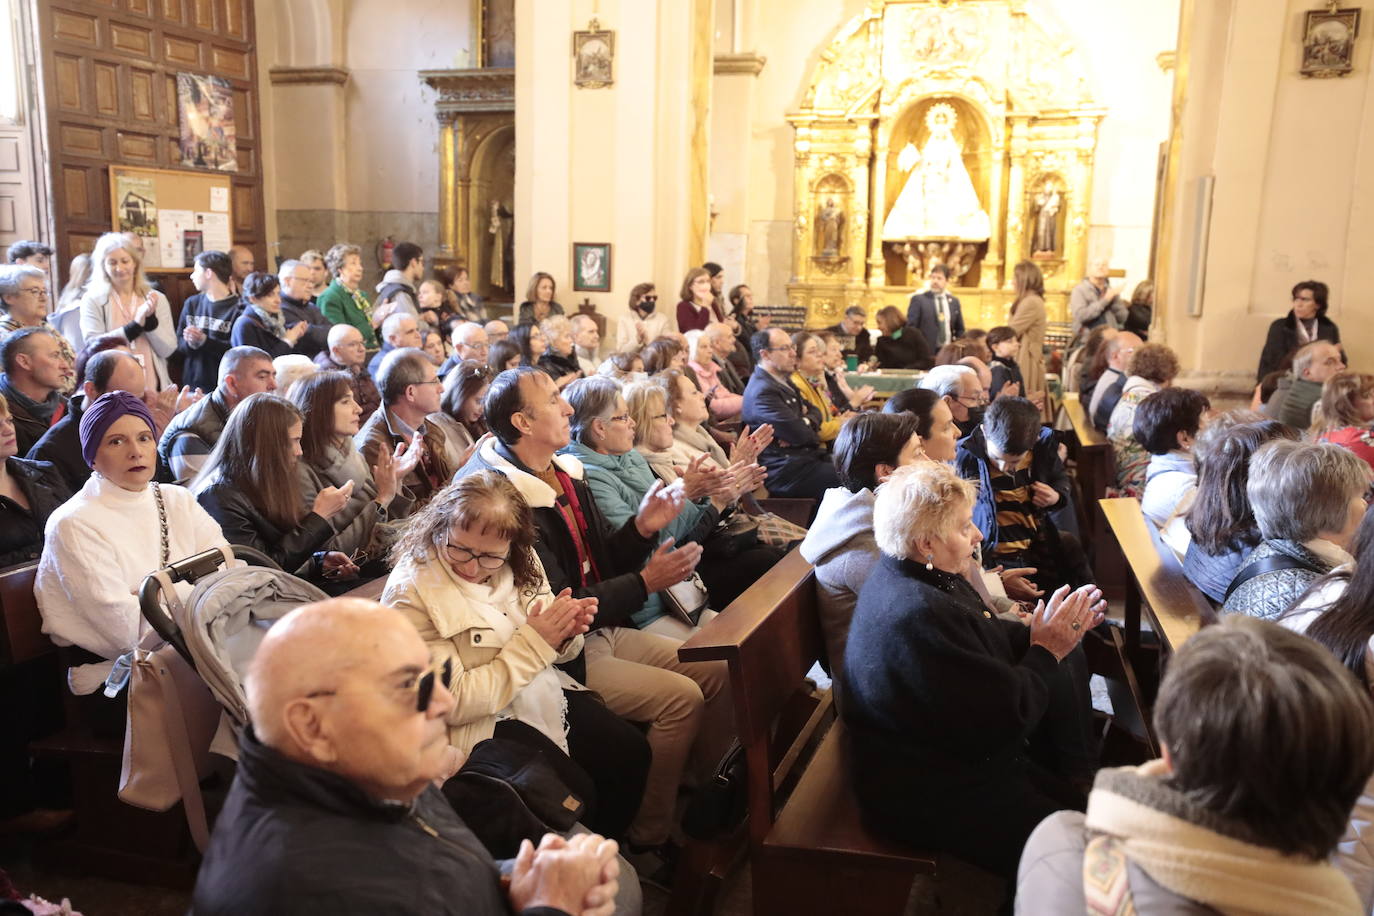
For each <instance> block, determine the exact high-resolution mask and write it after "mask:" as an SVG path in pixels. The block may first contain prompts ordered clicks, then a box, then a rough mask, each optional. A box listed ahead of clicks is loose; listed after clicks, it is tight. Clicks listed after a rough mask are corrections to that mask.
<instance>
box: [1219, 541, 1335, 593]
mask: <svg viewBox="0 0 1374 916" xmlns="http://www.w3.org/2000/svg"><path fill="white" fill-rule="evenodd" d="M1281 569H1306V570H1309V571H1311V572H1314V573H1317V574H1318V575H1321V574H1322V573H1324V572H1326V570H1324V569H1318V568H1317V567H1315V566H1313V565H1312V564H1311V563H1304V562H1303V561H1302V560H1299V559H1296V558H1294V557H1290V556H1289V555H1288V554H1286V553H1280V554H1275V555H1274V556H1272V557H1264V558H1263V559H1260V560H1256V561H1255V562H1253V563H1251V564H1249V565H1248V566H1246V567H1245V568H1244V569H1242V570H1241V571H1240V572H1238V573H1236V577H1235V578H1234V579H1232V580H1231V585H1230V586H1229V587H1228V588H1227V589H1226V597H1224V598H1223V599H1222V604H1225V603H1226V602H1227V601H1229V600H1231V594H1232V593H1233V592H1235V590H1236V589H1238V588H1240V587H1241V586H1242V585H1244V584H1245V583H1246V582H1249V581H1250V580H1251V579H1253V578H1255V577H1256V576H1262V575H1264V574H1265V573H1271V572H1278V571H1279V570H1281Z"/></svg>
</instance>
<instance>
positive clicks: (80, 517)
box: [34, 474, 227, 667]
mask: <svg viewBox="0 0 1374 916" xmlns="http://www.w3.org/2000/svg"><path fill="white" fill-rule="evenodd" d="M162 498H163V502H164V504H165V505H166V508H167V540H168V554H169V557H170V559H171V560H174V561H175V560H182V559H185V558H186V557H190V556H193V555H195V554H198V553H200V552H202V551H204V550H209V549H211V548H213V547H219V546H221V545H224V544H226V543H227V542H226V541H225V539H224V534H223V532H221V531H220V528H219V525H218V524H216V523H215V520H214V519H213V518H211V517H210V515H209V514H208V513H207V512H206V511H205V510H204V509H202V508H201V507H200V505H199V504H198V503H197V502H196V498H195V497H194V496H192V495H191V493H190V491H189V490H186V489H183V488H182V487H176V486H171V485H166V484H164V485H163V486H162ZM161 554H162V544H161V538H160V536H159V525H158V512H157V502H156V500H155V499H154V497H153V491H152V487H151V486H149V487H146V488H144V489H143V490H140V491H138V492H137V493H135V492H132V491H129V490H125V489H123V488H121V487H119V486H117V485H115V484H113V483H110V482H109V481H108V480H106V479H105V478H104V477H101V476H100V475H99V474H92V475H91V478H90V479H89V480H87V481H86V485H85V486H84V487H82V488H81V492H79V493H77V494H76V495H75V496H73V497H72V498H71V499H70V500H68V501H67V502H66V503H65V504H64V505H62V506H61V507H60V508H59V509H58V510H57V511H56V512H54V513H53V514H52V516H51V517H50V518H49V519H48V527H47V531H46V537H45V540H44V545H43V558H42V559H41V560H40V561H39V564H38V576H37V579H36V580H35V582H34V595H35V597H37V599H38V608H39V610H40V611H41V612H42V614H43V632H44V633H47V634H48V635H49V636H50V637H52V640H53V642H55V643H57V644H58V645H59V646H73V645H74V646H80V647H81V648H83V649H85V650H86V651H87V652H92V653H94V654H96V655H99V656H100V657H101V658H106V659H114V658H116V657H117V656H119V655H121V654H123V653H125V652H128V651H129V650H131V649H132V648H134V646H135V645H136V644H137V643H138V640H139V637H140V635H141V634H142V633H143V632H144V623H143V617H142V614H141V613H140V612H139V608H138V598H137V596H136V595H135V592H136V591H137V589H138V587H139V585H141V584H142V582H143V579H144V577H146V576H147V575H148V574H149V573H151V572H153V571H154V570H157V569H159V568H160V567H161V566H162V565H163V564H162V555H161ZM177 593H178V594H179V595H181V597H182V598H185V597H186V596H187V595H189V594H190V593H191V586H190V585H187V584H186V583H181V584H179V585H178V586H177ZM87 667H90V666H87Z"/></svg>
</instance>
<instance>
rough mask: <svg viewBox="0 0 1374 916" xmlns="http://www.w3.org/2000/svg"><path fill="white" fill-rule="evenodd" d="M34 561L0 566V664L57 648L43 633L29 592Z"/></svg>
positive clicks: (50, 652) (31, 591)
mask: <svg viewBox="0 0 1374 916" xmlns="http://www.w3.org/2000/svg"><path fill="white" fill-rule="evenodd" d="M37 573H38V564H37V563H27V564H25V565H23V566H10V567H7V568H5V569H0V617H3V620H2V621H0V623H3V625H0V665H18V664H22V663H23V662H27V661H31V660H33V659H35V658H41V657H43V656H44V655H50V654H52V653H54V652H56V651H57V647H56V646H54V645H53V644H52V642H51V641H49V639H48V637H47V636H45V635H43V616H42V615H41V614H39V613H38V601H37V599H35V598H34V595H33V580H34V577H35V576H36V575H37Z"/></svg>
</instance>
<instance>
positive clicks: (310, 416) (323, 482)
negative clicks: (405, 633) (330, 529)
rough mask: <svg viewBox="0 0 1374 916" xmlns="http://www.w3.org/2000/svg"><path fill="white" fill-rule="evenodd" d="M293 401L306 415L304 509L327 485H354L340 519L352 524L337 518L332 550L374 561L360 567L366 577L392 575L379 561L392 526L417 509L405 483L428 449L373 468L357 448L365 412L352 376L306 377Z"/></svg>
mask: <svg viewBox="0 0 1374 916" xmlns="http://www.w3.org/2000/svg"><path fill="white" fill-rule="evenodd" d="M291 403H293V404H295V405H296V409H297V410H299V411H300V412H301V457H300V460H299V461H297V462H296V471H297V474H298V478H299V482H300V491H301V497H302V499H303V505H307V506H310V505H314V503H315V500H316V498H318V497H319V495H320V493H321V492H323V491H324V490H325V488H327V487H338V488H342V487H345V486H350V485H351V486H352V488H353V489H352V493H351V495H350V496H349V505H348V506H347V507H346V509H347V511H346V512H344V513H340V515H341V516H343V515H351V516H352V519H351V520H350V521H349V522H348V523H347V525H343V524H342V522H341V520H336V522H335V529H336V531H337V533H336V534H335V536H334V538H333V539H332V540H331V541H330V543H329V547H330V549H333V550H337V551H339V552H340V553H343V554H347V555H348V556H349V557H350V558H357V560H359V561H361V560H364V557H370V558H372V562H371V563H370V564H369V563H367V562H362V563H360V565H361V566H363V567H364V573H363V574H364V576H366V575H367V573H368V572H371V573H372V575H373V577H376V576H383V575H386V572H387V570H386V567H385V566H384V565H382V564H380V562H378V561H379V559H380V558H381V557H382V556H384V555H385V553H386V550H387V548H388V547H389V546H390V540H391V532H390V526H388V525H387V524H386V523H387V522H388V521H391V522H394V521H396V520H399V519H403V518H405V517H406V516H408V515H410V513H411V511H412V508H413V506H414V502H413V501H412V500H411V498H410V496H409V495H408V494H407V493H406V492H405V488H404V487H403V486H401V484H400V481H402V480H404V479H405V476H406V475H407V474H409V473H410V471H411V470H413V469H414V467H413V466H414V464H415V463H416V462H417V461H418V459H419V456H420V454H421V452H422V447H417V448H410V449H405V450H404V451H402V452H400V453H399V454H393V455H391V456H390V457H391V458H392V460H391V461H389V462H383V463H382V465H381V466H379V467H376V468H369V467H368V466H367V462H366V461H364V460H363V456H362V453H361V452H359V451H358V449H357V448H356V447H355V446H354V445H353V437H354V436H355V435H357V432H358V428H359V424H360V417H361V416H362V408H360V407H359V406H358V402H357V401H355V400H354V399H353V386H352V384H351V383H350V380H349V378H348V375H347V374H346V373H343V372H320V373H317V374H315V375H312V376H310V377H309V378H306V379H303V380H302V381H300V382H299V383H297V384H296V385H295V386H294V387H293V388H292V390H291ZM412 441H413V440H412ZM379 475H385V476H384V477H382V476H379ZM388 494H390V499H387V495H388Z"/></svg>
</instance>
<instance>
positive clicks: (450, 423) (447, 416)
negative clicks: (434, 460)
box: [429, 359, 496, 468]
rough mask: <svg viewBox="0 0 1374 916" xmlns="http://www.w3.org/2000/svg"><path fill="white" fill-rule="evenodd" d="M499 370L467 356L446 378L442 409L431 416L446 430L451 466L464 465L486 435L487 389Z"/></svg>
mask: <svg viewBox="0 0 1374 916" xmlns="http://www.w3.org/2000/svg"><path fill="white" fill-rule="evenodd" d="M495 375H496V373H494V372H492V371H491V367H489V366H487V365H486V364H484V363H479V362H478V361H477V360H475V359H465V360H463V361H462V362H460V363H459V364H458V365H456V366H454V367H453V371H452V372H450V373H449V374H448V375H447V376H446V377H445V378H444V395H443V397H442V398H441V399H440V401H439V410H438V411H437V412H435V413H432V414H430V415H429V419H430V420H432V421H433V422H434V423H435V424H436V425H437V426H438V427H439V428H440V429H442V430H443V431H444V446H445V448H446V449H447V454H448V466H449V467H451V468H461V467H462V466H463V465H465V464H467V461H468V458H470V457H472V452H473V450H474V449H475V448H477V440H479V439H481V438H482V437H483V436H485V435H486V434H487V420H486V406H485V401H486V397H487V389H488V388H490V387H491V380H492V378H493V377H494V376H495Z"/></svg>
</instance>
